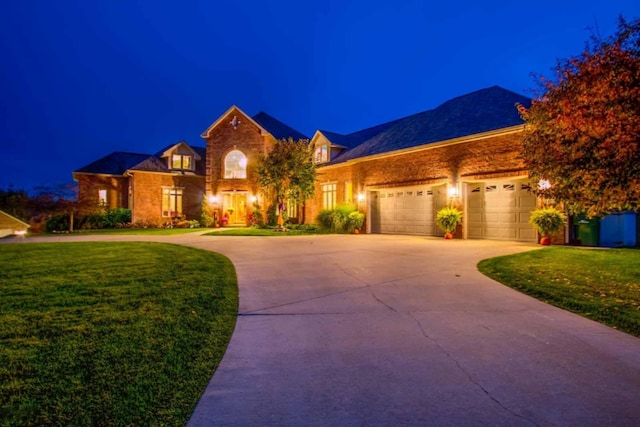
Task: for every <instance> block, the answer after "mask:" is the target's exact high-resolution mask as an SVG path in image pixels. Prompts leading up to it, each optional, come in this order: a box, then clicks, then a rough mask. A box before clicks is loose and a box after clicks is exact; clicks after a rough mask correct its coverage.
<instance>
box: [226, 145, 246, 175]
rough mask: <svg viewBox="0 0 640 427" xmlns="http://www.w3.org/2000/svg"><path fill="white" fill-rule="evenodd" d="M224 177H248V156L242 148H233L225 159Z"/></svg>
mask: <svg viewBox="0 0 640 427" xmlns="http://www.w3.org/2000/svg"><path fill="white" fill-rule="evenodd" d="M224 177H225V178H226V179H245V178H246V177H247V156H245V155H244V153H243V152H242V151H240V150H233V151H230V152H229V154H227V157H225V159H224Z"/></svg>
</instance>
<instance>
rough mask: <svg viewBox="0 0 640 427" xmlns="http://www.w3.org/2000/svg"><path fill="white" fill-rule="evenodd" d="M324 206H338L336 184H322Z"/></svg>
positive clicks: (331, 207)
mask: <svg viewBox="0 0 640 427" xmlns="http://www.w3.org/2000/svg"><path fill="white" fill-rule="evenodd" d="M322 207H323V208H324V209H333V208H335V207H336V184H335V183H333V184H322Z"/></svg>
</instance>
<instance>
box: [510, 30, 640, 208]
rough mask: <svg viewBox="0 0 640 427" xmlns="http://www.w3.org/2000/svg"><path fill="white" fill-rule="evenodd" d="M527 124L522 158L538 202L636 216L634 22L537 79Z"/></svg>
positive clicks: (638, 93)
mask: <svg viewBox="0 0 640 427" xmlns="http://www.w3.org/2000/svg"><path fill="white" fill-rule="evenodd" d="M539 83H540V89H539V93H538V94H537V96H536V99H535V100H534V101H533V102H532V104H531V106H530V108H525V107H524V106H522V105H518V110H519V112H520V115H521V116H522V118H523V120H524V121H525V130H524V136H523V150H522V157H523V159H524V162H525V164H526V166H527V168H528V170H529V175H530V177H531V178H532V180H533V181H534V182H538V181H539V180H544V181H548V182H549V183H550V185H548V186H541V188H540V189H538V195H541V196H543V197H545V198H553V199H555V200H557V201H562V202H564V203H565V205H566V207H567V208H568V209H569V211H571V212H573V213H581V212H586V213H587V214H588V215H589V216H598V215H605V214H607V213H610V212H612V211H617V210H620V211H621V210H635V211H638V210H640V203H639V201H640V20H634V21H631V22H627V21H625V20H624V19H623V18H620V21H619V24H618V30H617V31H616V33H615V34H614V35H613V36H612V37H610V38H608V39H605V40H601V39H597V38H595V37H594V38H592V40H591V43H589V44H587V47H586V48H585V51H584V52H583V53H582V54H581V55H580V56H577V57H573V58H570V59H567V60H561V61H559V62H558V64H557V65H556V68H555V78H554V79H545V78H541V79H540V82H539Z"/></svg>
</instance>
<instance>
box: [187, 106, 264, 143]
mask: <svg viewBox="0 0 640 427" xmlns="http://www.w3.org/2000/svg"><path fill="white" fill-rule="evenodd" d="M234 108H235V109H236V110H238V111H239V112H240V114H242V115H243V116H245V117H246V118H247V119H249V121H250V122H251V123H253V124H254V125H256V126H257V127H258V129H260V134H261V135H270V133H269V131H267V130H266V129H265V128H263V127H262V126H260V125H259V124H258V123H257V122H256V121H255V120H253V119H252V118H251V116H250V115H248V114H247V113H245V112H244V111H242V110H241V109H240V107H238V106H237V105H235V104H234V105H232V106H231V107H229V109H228V110H227V111H225V112H224V113H223V114H222V115H221V116H220V117H218V120H216V121H215V122H213V123H212V124H211V126H209V127H208V128H207V129H206V130H205V131H204V132H202V133H201V134H200V138H208V137H209V134H210V133H211V131H212V130H213V128H214V127H216V126H218V124H220V122H221V121H222V119H224V117H225V116H226V115H227V114H229V113H230V112H231V111H232V110H233V109H234Z"/></svg>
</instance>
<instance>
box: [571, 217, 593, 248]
mask: <svg viewBox="0 0 640 427" xmlns="http://www.w3.org/2000/svg"><path fill="white" fill-rule="evenodd" d="M573 235H574V237H575V240H576V241H577V242H578V243H579V244H581V245H582V246H598V240H599V239H598V237H599V235H600V219H599V218H587V216H586V215H584V214H580V215H575V216H574V217H573Z"/></svg>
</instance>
